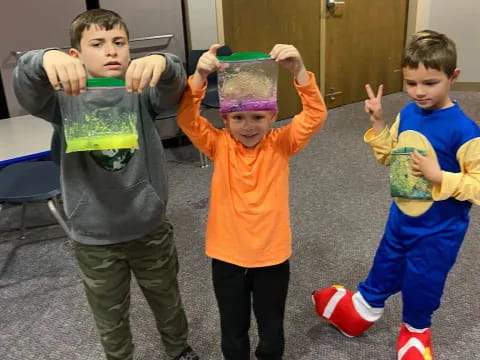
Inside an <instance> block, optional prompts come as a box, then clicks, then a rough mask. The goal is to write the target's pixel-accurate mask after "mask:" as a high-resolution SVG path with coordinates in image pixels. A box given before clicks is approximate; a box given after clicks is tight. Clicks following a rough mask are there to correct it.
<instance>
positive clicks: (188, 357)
mask: <svg viewBox="0 0 480 360" xmlns="http://www.w3.org/2000/svg"><path fill="white" fill-rule="evenodd" d="M172 360H200V358H199V357H198V355H197V353H196V352H195V351H193V349H192V348H191V347H190V346H187V347H186V348H185V349H184V350H183V351H182V352H181V353H180V355H178V356H175V357H174V358H173V359H172Z"/></svg>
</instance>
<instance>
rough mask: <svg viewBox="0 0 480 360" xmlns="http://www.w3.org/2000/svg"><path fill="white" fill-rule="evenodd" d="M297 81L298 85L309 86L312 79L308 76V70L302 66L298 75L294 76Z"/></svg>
mask: <svg viewBox="0 0 480 360" xmlns="http://www.w3.org/2000/svg"><path fill="white" fill-rule="evenodd" d="M294 76H295V80H296V81H297V83H298V85H306V84H308V82H309V80H310V78H309V76H308V72H307V69H306V68H305V66H302V67H301V69H300V70H299V71H297V73H296V74H294Z"/></svg>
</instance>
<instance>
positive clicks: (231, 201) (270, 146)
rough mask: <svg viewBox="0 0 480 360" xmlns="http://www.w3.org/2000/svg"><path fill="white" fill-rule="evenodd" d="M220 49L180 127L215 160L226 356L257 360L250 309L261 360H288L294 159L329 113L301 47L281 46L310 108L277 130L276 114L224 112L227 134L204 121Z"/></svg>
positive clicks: (199, 77)
mask: <svg viewBox="0 0 480 360" xmlns="http://www.w3.org/2000/svg"><path fill="white" fill-rule="evenodd" d="M219 47H220V45H218V44H215V45H212V46H211V47H210V49H209V50H208V51H207V52H205V53H204V54H203V55H202V56H201V57H200V59H199V61H198V65H197V68H196V72H195V74H194V75H192V76H191V77H190V79H189V81H188V87H187V90H186V92H185V94H184V97H183V99H182V102H181V103H180V108H179V113H178V123H179V125H180V127H181V129H182V130H183V131H184V133H185V134H186V135H187V136H188V137H189V138H190V140H191V141H192V143H193V144H194V145H195V146H196V147H197V148H198V149H199V150H200V151H202V152H204V153H205V154H206V155H207V156H208V157H209V158H210V159H211V160H212V161H213V163H214V171H213V178H212V182H211V199H210V212H209V216H208V224H207V234H206V253H207V255H208V256H209V257H211V258H212V277H213V287H214V291H215V296H216V299H217V303H218V307H219V311H220V322H221V333H222V352H223V355H224V358H225V359H226V360H237V359H238V360H247V359H250V343H249V337H248V330H249V327H250V314H251V307H252V306H253V311H254V314H255V317H256V320H257V323H258V333H259V338H260V341H259V344H258V347H257V349H256V351H255V355H256V357H257V358H258V359H272V360H273V359H282V356H283V352H284V342H285V341H284V332H283V319H284V311H285V302H286V297H287V291H288V282H289V261H288V259H289V257H290V255H291V229H290V219H289V204H288V198H289V194H288V192H289V186H288V175H289V166H288V161H289V159H290V157H291V156H293V155H295V154H296V153H298V152H299V151H300V150H302V149H303V148H304V147H305V146H306V145H307V143H308V141H309V140H310V138H311V137H312V136H313V135H314V134H315V133H316V132H317V131H318V130H319V129H320V128H321V127H322V125H323V123H324V121H325V119H326V117H327V110H326V107H325V104H324V102H323V98H322V96H321V94H320V91H319V89H318V87H317V85H316V82H315V77H314V75H313V74H312V73H310V72H308V71H307V70H306V69H305V66H304V64H303V61H302V58H301V56H300V54H299V52H298V50H297V49H296V48H295V47H293V46H291V45H283V44H277V45H275V46H274V48H273V49H272V51H271V52H270V55H271V57H272V58H273V59H274V60H275V61H276V62H277V63H279V64H280V65H281V66H283V67H284V68H286V69H287V70H288V71H290V72H291V73H292V75H293V76H294V78H295V87H296V89H297V91H298V94H299V96H300V98H301V100H302V105H303V110H302V112H301V113H300V114H298V115H296V116H295V117H294V118H293V119H292V121H291V122H290V123H289V124H288V125H286V126H283V127H281V128H278V129H270V125H271V124H272V123H273V122H274V121H275V120H276V117H277V111H272V110H270V109H261V108H260V109H256V110H255V111H238V112H229V113H224V114H222V118H223V121H224V124H225V128H224V129H216V128H215V127H213V126H212V125H211V124H210V122H209V121H208V120H207V119H205V118H203V117H202V116H200V112H199V109H200V102H201V100H202V98H203V97H204V95H205V89H206V81H207V76H208V75H209V74H211V73H213V72H215V71H217V70H219V69H220V66H221V65H220V62H219V61H218V59H217V58H216V51H217V49H218V48H219Z"/></svg>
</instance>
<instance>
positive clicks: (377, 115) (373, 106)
mask: <svg viewBox="0 0 480 360" xmlns="http://www.w3.org/2000/svg"><path fill="white" fill-rule="evenodd" d="M365 89H366V91H367V95H368V99H367V100H365V112H366V113H367V114H368V115H369V118H370V121H371V122H372V127H373V129H374V131H375V134H379V133H380V132H381V131H382V130H383V129H384V128H385V127H386V122H385V119H384V118H383V111H382V95H383V85H380V86H379V87H378V91H377V94H376V95H375V93H374V92H373V90H372V87H371V86H370V84H366V85H365Z"/></svg>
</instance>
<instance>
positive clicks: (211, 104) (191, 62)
mask: <svg viewBox="0 0 480 360" xmlns="http://www.w3.org/2000/svg"><path fill="white" fill-rule="evenodd" d="M205 51H207V50H190V51H189V52H188V56H187V75H189V76H190V75H192V74H193V73H195V68H196V67H197V63H198V59H199V58H200V56H202V54H203V53H204V52H205ZM232 54H233V51H232V49H231V48H230V47H229V46H228V45H224V46H222V47H221V48H219V49H218V50H217V55H218V56H230V55H232ZM207 80H208V86H207V90H206V92H205V98H204V99H203V100H202V105H203V106H205V107H207V108H215V109H219V108H220V102H219V100H218V88H217V82H218V78H217V73H216V72H214V73H212V74H210V75H209V76H208V78H207Z"/></svg>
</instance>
